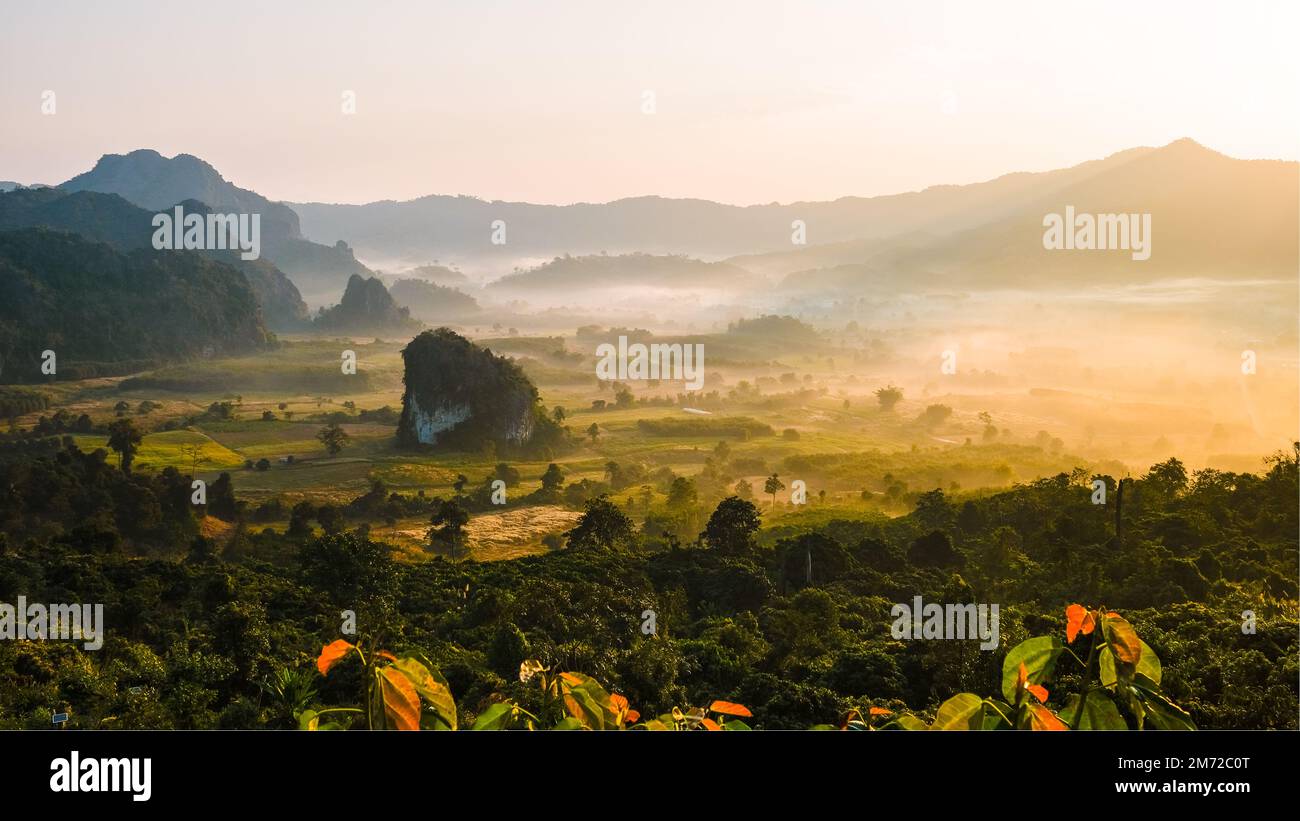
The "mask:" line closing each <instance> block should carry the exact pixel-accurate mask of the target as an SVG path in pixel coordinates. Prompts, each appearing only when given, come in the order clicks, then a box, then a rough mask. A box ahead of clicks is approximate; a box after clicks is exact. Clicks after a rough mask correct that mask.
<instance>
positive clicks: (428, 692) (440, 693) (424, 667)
mask: <svg viewBox="0 0 1300 821" xmlns="http://www.w3.org/2000/svg"><path fill="white" fill-rule="evenodd" d="M392 666H393V668H394V669H395V670H397V671H399V672H400V673H401V674H402V675H404V676H406V678H407V679H408V680H410V682H411V684H412V685H413V686H414V687H415V692H417V693H419V694H420V698H422V699H424V700H425V701H426V702H428V703H429V706H430V707H432V708H433V711H434V712H435V713H437V715H438V718H440V719H441V720H442V721H443V723H445V724H446V725H447V726H448V727H450V728H451V729H453V730H454V729H456V700H455V699H454V698H452V696H451V685H449V684H447V680H446V679H445V678H443V677H442V673H439V672H437V671H436V668H434V667H433V666H432V665H430V664H428V663H427V659H426V660H421V659H420V658H419V657H417V656H413V655H410V656H403V657H402V658H400V659H398V660H397V661H395V662H393V665H392Z"/></svg>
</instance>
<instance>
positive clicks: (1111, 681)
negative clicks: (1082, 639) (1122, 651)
mask: <svg viewBox="0 0 1300 821" xmlns="http://www.w3.org/2000/svg"><path fill="white" fill-rule="evenodd" d="M1097 668H1098V672H1099V673H1100V674H1101V685H1102V686H1103V687H1110V688H1113V687H1114V686H1115V684H1116V683H1117V682H1118V681H1119V672H1118V671H1117V670H1116V669H1115V654H1114V653H1112V652H1111V651H1110V648H1109V647H1103V648H1101V652H1100V653H1099V654H1097Z"/></svg>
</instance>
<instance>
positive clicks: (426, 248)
mask: <svg viewBox="0 0 1300 821" xmlns="http://www.w3.org/2000/svg"><path fill="white" fill-rule="evenodd" d="M1150 150H1152V149H1149V148H1136V149H1132V150H1130V151H1125V152H1121V153H1120V154H1116V155H1114V156H1111V157H1107V158H1106V159H1103V160H1095V161H1092V162H1087V163H1082V164H1080V165H1077V166H1074V167H1072V168H1066V169H1061V170H1056V171H1049V172H1045V173H1015V174H1007V175H1005V176H1002V177H999V178H997V179H995V180H991V181H989V182H984V183H978V184H974V185H961V186H957V185H940V186H934V187H931V188H927V189H925V190H924V191H918V192H909V193H902V194H892V195H888V196H879V197H843V198H840V199H837V200H834V201H830V202H794V203H785V204H782V203H770V204H766V205H750V206H736V205H726V204H723V203H717V202H710V201H708V200H698V199H669V198H665V197H634V198H629V199H622V200H615V201H613V202H608V203H594V204H593V203H576V204H573V205H538V204H533V203H522V202H500V201H496V202H489V201H486V200H481V199H477V198H475V197H464V196H460V197H452V196H441V195H434V196H427V197H421V198H419V199H415V200H409V201H406V202H394V201H392V200H385V201H381V202H374V203H370V204H367V205H334V204H326V203H291V205H292V207H293V208H294V210H295V211H297V212H298V215H299V217H300V218H301V220H302V227H303V233H304V234H305V235H307V236H309V237H311V238H312V239H315V240H317V241H320V242H327V241H333V240H335V239H339V238H346V239H347V240H348V242H350V243H352V245H353V247H354V248H356V249H357V251H358V253H360V254H361V255H362V256H363V257H366V258H373V259H401V260H409V261H411V262H418V261H421V260H425V259H430V258H441V259H477V260H499V261H505V260H508V259H511V258H523V257H552V256H556V255H562V254H565V253H568V254H572V255H574V256H578V255H587V254H600V253H601V252H602V251H606V252H608V253H610V254H618V253H626V252H632V251H643V252H647V253H653V254H686V255H689V256H696V257H720V256H734V255H737V254H751V253H755V252H780V251H789V250H792V249H794V248H795V246H794V245H793V244H792V242H791V236H792V233H793V227H792V223H793V222H794V221H795V220H802V221H803V223H804V224H805V226H806V228H807V242H808V245H809V246H813V245H822V244H827V243H835V242H844V241H847V240H854V239H864V240H878V239H883V238H886V237H892V236H897V235H899V234H903V233H906V232H909V231H916V230H922V229H926V230H942V231H944V232H947V231H955V230H961V229H962V228H970V227H973V226H976V225H980V224H983V223H985V222H988V221H991V220H993V219H996V218H997V217H998V216H999V215H1001V214H1004V213H1008V212H1009V211H1011V210H1014V208H1015V207H1016V206H1017V205H1018V204H1020V203H1022V202H1024V200H1025V199H1026V198H1028V197H1032V196H1033V195H1035V194H1036V193H1040V192H1046V191H1051V190H1054V189H1057V188H1061V187H1064V186H1066V185H1069V184H1071V183H1073V182H1075V181H1077V180H1079V179H1082V178H1085V177H1087V176H1091V175H1093V174H1096V173H1100V172H1101V171H1102V170H1104V169H1105V168H1107V167H1109V166H1111V165H1114V164H1118V163H1122V162H1124V161H1125V159H1126V158H1129V157H1133V156H1138V155H1141V154H1142V153H1144V152H1147V151H1150ZM494 220H502V221H504V222H505V224H506V230H507V235H506V243H505V244H504V245H493V244H492V231H491V230H490V227H489V226H491V224H492V222H493V221H494ZM734 261H735V262H737V264H739V265H740V266H741V267H743V268H745V269H747V270H752V271H754V272H755V273H760V274H779V273H787V272H788V271H767V270H763V269H761V268H758V267H751V266H750V265H748V264H746V262H745V261H743V260H734ZM790 270H798V268H795V269H790Z"/></svg>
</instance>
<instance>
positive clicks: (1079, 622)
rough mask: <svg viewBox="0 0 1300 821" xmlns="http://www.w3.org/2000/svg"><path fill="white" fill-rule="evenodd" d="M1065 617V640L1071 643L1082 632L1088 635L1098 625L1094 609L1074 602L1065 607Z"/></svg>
mask: <svg viewBox="0 0 1300 821" xmlns="http://www.w3.org/2000/svg"><path fill="white" fill-rule="evenodd" d="M1065 619H1066V623H1065V640H1066V641H1067V642H1069V643H1071V644H1073V643H1074V637H1075V636H1077V635H1079V634H1080V633H1083V634H1084V635H1085V636H1086V635H1088V634H1089V633H1091V632H1092V630H1093V628H1094V627H1096V626H1097V620H1096V618H1095V617H1094V616H1093V615H1092V611H1091V610H1089V609H1087V608H1086V607H1084V606H1083V605H1080V604H1072V605H1070V606H1069V607H1067V608H1065Z"/></svg>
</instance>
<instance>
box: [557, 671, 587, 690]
mask: <svg viewBox="0 0 1300 821" xmlns="http://www.w3.org/2000/svg"><path fill="white" fill-rule="evenodd" d="M560 678H562V679H563V680H564V683H565V684H568V685H569V686H570V687H581V686H582V683H583V681H585V679H584V678H583V677H582V676H580V675H578V674H577V673H560Z"/></svg>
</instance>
